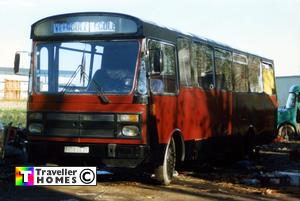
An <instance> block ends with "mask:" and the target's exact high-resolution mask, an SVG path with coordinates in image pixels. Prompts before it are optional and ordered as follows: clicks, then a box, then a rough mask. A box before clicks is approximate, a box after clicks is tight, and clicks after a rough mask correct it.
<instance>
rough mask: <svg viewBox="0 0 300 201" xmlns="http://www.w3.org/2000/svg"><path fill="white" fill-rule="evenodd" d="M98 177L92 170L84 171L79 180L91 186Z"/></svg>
mask: <svg viewBox="0 0 300 201" xmlns="http://www.w3.org/2000/svg"><path fill="white" fill-rule="evenodd" d="M95 177H96V175H95V173H94V171H93V170H91V169H84V170H82V171H81V172H80V175H79V178H80V180H81V181H82V183H84V184H90V183H92V182H93V181H94V179H95Z"/></svg>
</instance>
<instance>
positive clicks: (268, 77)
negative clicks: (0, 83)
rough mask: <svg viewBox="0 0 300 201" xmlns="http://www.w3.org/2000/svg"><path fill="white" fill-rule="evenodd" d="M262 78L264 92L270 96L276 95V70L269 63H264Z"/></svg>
mask: <svg viewBox="0 0 300 201" xmlns="http://www.w3.org/2000/svg"><path fill="white" fill-rule="evenodd" d="M262 77H263V87H264V92H265V93H266V94H268V95H274V94H275V93H276V92H275V80H274V70H273V68H272V65H271V64H269V63H262Z"/></svg>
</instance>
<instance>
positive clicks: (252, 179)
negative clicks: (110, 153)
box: [0, 141, 300, 201]
mask: <svg viewBox="0 0 300 201" xmlns="http://www.w3.org/2000/svg"><path fill="white" fill-rule="evenodd" d="M298 151H300V141H293V142H289V143H287V142H277V143H273V144H270V145H267V146H263V147H261V150H260V154H259V155H258V156H257V157H256V158H255V159H254V160H249V161H248V160H245V161H239V162H233V163H230V164H225V165H224V164H217V165H216V164H215V165H211V164H203V165H202V166H201V167H193V168H191V167H190V166H186V167H182V168H180V170H178V172H179V174H178V176H177V177H176V180H175V181H174V182H173V184H171V185H170V186H159V185H157V184H155V183H153V181H152V180H151V179H147V178H146V177H141V176H140V175H139V174H135V173H133V172H124V173H123V174H116V175H99V176H98V182H97V186H93V187H82V186H72V187H58V186H55V187H15V185H14V176H13V175H14V172H11V173H10V176H8V175H9V171H8V170H7V167H4V166H2V167H1V168H0V173H2V176H1V177H0V200H1V201H2V200H3V201H4V200H16V201H20V200H28V201H29V200H45V201H48V200H59V201H77V200H117V201H118V200H151V201H152V200H157V201H165V200H172V201H173V200H184V201H193V200H287V201H288V200H291V201H292V200H299V199H300V186H299V185H298V186H293V185H291V184H290V182H289V181H288V179H287V178H286V177H277V176H276V174H275V173H274V172H275V171H288V172H295V173H300V157H299V155H298V154H299V152H298ZM298 157H299V158H298ZM299 182H300V181H299Z"/></svg>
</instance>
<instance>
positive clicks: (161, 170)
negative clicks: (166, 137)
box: [154, 138, 176, 185]
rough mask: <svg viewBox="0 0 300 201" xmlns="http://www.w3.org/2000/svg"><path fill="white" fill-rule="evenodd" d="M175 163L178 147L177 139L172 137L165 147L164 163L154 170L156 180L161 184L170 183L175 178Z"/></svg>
mask: <svg viewBox="0 0 300 201" xmlns="http://www.w3.org/2000/svg"><path fill="white" fill-rule="evenodd" d="M175 165H176V147H175V141H174V139H173V138H172V139H171V140H170V142H169V143H168V145H167V147H166V149H165V153H164V161H163V164H162V165H160V166H158V167H156V168H155V170H154V174H155V178H156V180H157V181H158V182H159V183H160V184H163V185H169V184H170V183H171V182H172V180H173V174H174V171H175Z"/></svg>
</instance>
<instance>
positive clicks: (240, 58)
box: [232, 53, 249, 92]
mask: <svg viewBox="0 0 300 201" xmlns="http://www.w3.org/2000/svg"><path fill="white" fill-rule="evenodd" d="M247 67H248V59H247V56H246V55H242V54H236V53H233V65H232V71H233V81H232V82H233V83H232V85H233V90H234V91H236V92H248V91H249V88H248V69H247Z"/></svg>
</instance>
